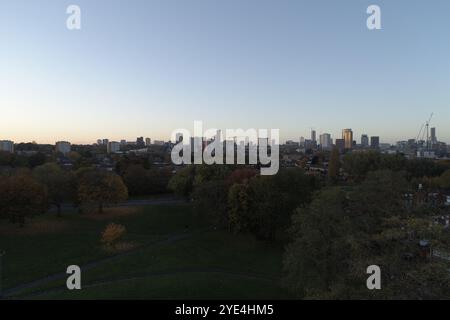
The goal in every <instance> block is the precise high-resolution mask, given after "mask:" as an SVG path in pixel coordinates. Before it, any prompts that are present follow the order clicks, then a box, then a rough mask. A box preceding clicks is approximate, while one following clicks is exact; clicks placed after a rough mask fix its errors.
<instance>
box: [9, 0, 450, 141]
mask: <svg viewBox="0 0 450 320" xmlns="http://www.w3.org/2000/svg"><path fill="white" fill-rule="evenodd" d="M70 4H77V5H79V6H80V7H81V11H82V16H81V19H82V29H81V30H79V31H69V30H67V29H66V19H67V17H68V15H67V14H66V12H65V10H66V8H67V6H68V5H70ZM370 4H377V5H379V6H380V7H381V14H382V28H383V29H382V30H378V31H369V30H368V29H367V27H366V19H367V16H368V15H367V14H366V9H367V7H368V5H370ZM449 14H450V1H448V0H431V1H416V0H395V1H392V0H390V1H383V0H371V1H366V0H342V1H335V0H328V1H323V0H308V1H302V0H292V1H287V0H279V1H278V0H277V1H275V0H272V1H267V0H222V1H217V0H177V1H173V0H161V1H152V0H145V1H144V0H142V1H138V0H129V1H122V0H114V1H113V0H108V1H106V0H88V1H84V0H71V1H65V0H53V1H50V0H48V1H46V0H35V1H22V0H0V39H1V40H0V41H1V47H0V93H1V94H0V109H1V113H0V139H13V140H15V141H16V142H19V141H31V140H36V141H38V142H41V143H44V142H48V143H53V142H54V141H56V140H61V139H62V140H69V141H72V142H74V143H91V142H94V141H95V140H96V139H98V138H110V139H113V140H118V139H122V138H124V139H129V140H131V139H135V138H136V136H148V137H151V138H153V139H168V138H169V135H170V133H171V132H172V130H173V129H175V128H180V127H185V128H188V129H191V130H192V129H193V121H194V120H203V121H204V122H205V125H206V126H207V127H218V128H222V129H225V128H239V127H243V128H250V127H252V128H279V129H280V130H281V132H280V133H281V138H282V140H284V139H295V140H298V138H299V137H300V136H309V130H310V129H309V128H310V127H314V128H315V129H316V130H317V132H318V134H319V133H322V132H329V133H331V134H332V135H333V137H334V138H336V137H337V136H339V135H340V132H341V129H342V128H347V127H349V128H352V129H353V130H354V133H355V136H356V137H357V140H358V141H359V137H360V135H361V133H367V134H369V135H379V136H381V140H382V142H395V141H396V140H400V139H407V138H414V137H415V136H416V135H417V132H418V131H419V128H420V125H421V124H422V123H423V122H424V121H425V120H426V119H427V118H428V117H429V115H430V113H431V112H434V113H435V118H434V120H433V121H432V124H433V125H434V126H436V127H437V128H438V129H437V134H438V138H440V140H443V141H446V142H450V19H449Z"/></svg>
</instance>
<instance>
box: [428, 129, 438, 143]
mask: <svg viewBox="0 0 450 320" xmlns="http://www.w3.org/2000/svg"><path fill="white" fill-rule="evenodd" d="M430 141H431V143H432V144H435V143H436V142H437V137H436V128H431V136H430Z"/></svg>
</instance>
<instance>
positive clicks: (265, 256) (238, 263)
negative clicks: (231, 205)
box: [0, 204, 289, 299]
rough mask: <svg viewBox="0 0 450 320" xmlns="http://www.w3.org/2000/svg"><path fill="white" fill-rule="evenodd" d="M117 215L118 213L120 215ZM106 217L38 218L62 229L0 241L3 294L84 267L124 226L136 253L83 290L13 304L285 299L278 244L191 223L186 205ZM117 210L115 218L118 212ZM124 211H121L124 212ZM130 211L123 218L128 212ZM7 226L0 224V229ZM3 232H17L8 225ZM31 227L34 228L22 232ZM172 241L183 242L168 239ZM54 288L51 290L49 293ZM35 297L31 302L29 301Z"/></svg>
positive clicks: (88, 278)
mask: <svg viewBox="0 0 450 320" xmlns="http://www.w3.org/2000/svg"><path fill="white" fill-rule="evenodd" d="M119 209H120V210H119ZM119 209H114V210H112V211H110V212H109V213H106V214H105V215H103V216H101V217H100V216H95V215H92V216H90V215H79V214H78V213H76V212H68V213H65V214H64V215H63V217H62V218H58V217H55V216H54V214H46V215H44V216H41V217H38V218H37V219H36V221H35V222H34V223H36V222H38V224H39V225H42V223H44V224H45V223H47V224H48V225H51V224H54V223H55V221H56V222H58V223H59V224H61V223H62V224H63V225H64V227H63V228H62V227H61V228H59V229H58V228H50V229H49V232H47V233H46V232H42V230H41V232H38V233H35V232H31V231H30V232H29V233H26V232H25V233H24V232H22V234H14V233H13V232H9V233H8V235H6V236H1V238H0V249H4V250H6V252H7V254H6V256H5V258H4V263H3V267H4V268H3V288H11V287H14V286H17V285H19V284H23V283H27V282H30V281H32V280H36V279H39V278H43V277H45V276H47V275H51V274H55V273H60V272H64V271H65V270H66V268H67V266H68V265H71V264H76V265H80V266H82V265H84V264H86V263H88V262H92V261H96V260H99V259H100V260H101V259H103V258H106V257H108V256H111V255H112V254H113V253H110V252H109V253H108V252H107V251H105V250H103V249H102V246H101V244H100V233H101V231H102V230H103V229H104V227H105V226H106V225H107V224H108V223H110V222H115V223H120V224H123V225H124V226H125V227H126V229H127V235H126V239H125V240H126V241H130V242H133V243H136V244H137V249H136V250H135V251H132V252H130V253H128V254H126V255H118V256H116V257H115V258H114V259H111V260H105V261H102V262H101V263H99V264H98V265H95V267H92V268H90V269H88V270H83V272H82V286H83V289H82V290H80V291H77V292H74V291H71V292H69V291H68V290H67V289H65V278H64V277H63V278H61V279H58V280H52V281H48V282H46V283H43V284H40V285H36V286H34V287H32V288H25V289H23V290H21V291H20V292H17V293H15V297H17V298H21V297H22V298H23V297H25V298H27V297H37V298H49V299H50V298H52V299H53V298H61V299H63V298H83V299H85V298H86V299H90V298H127V299H128V298H138V299H144V298H148V299H150V298H151V299H178V298H180V299H181V298H192V299H195V298H205V299H208V298H242V299H245V298H285V297H287V296H289V295H288V293H287V292H286V291H285V290H284V289H283V288H282V287H281V285H280V282H279V278H280V276H281V258H282V251H283V248H282V246H281V245H277V244H270V243H266V242H261V241H257V240H255V239H254V238H253V237H251V236H246V235H232V234H230V233H228V232H225V231H221V230H215V229H213V228H211V226H210V225H209V223H208V221H206V220H204V219H199V218H198V217H196V215H195V214H194V212H193V211H192V208H191V206H190V205H189V204H164V205H153V206H145V207H141V208H137V207H133V208H131V209H130V208H123V209H121V208H119ZM117 210H119V211H117ZM121 210H122V211H123V212H121ZM125 210H128V211H125ZM5 223H6V222H1V224H2V225H0V230H1V227H3V228H4V227H5V226H4V224H5ZM8 228H17V227H16V226H8ZM25 228H33V224H31V225H29V226H27V227H25ZM173 235H184V236H183V237H182V238H176V237H175V238H173V241H163V240H164V239H169V240H170V239H171V238H172V236H173ZM54 289H56V291H52V290H54ZM36 293H40V294H39V295H36V296H34V294H36Z"/></svg>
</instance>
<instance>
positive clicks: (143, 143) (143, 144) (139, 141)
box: [136, 137, 145, 148]
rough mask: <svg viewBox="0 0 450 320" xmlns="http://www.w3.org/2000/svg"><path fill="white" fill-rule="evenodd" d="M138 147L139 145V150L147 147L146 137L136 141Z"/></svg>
mask: <svg viewBox="0 0 450 320" xmlns="http://www.w3.org/2000/svg"><path fill="white" fill-rule="evenodd" d="M136 145H137V147H138V148H143V147H145V142H144V137H138V138H137V139H136Z"/></svg>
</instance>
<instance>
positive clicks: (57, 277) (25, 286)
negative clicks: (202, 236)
mask: <svg viewBox="0 0 450 320" xmlns="http://www.w3.org/2000/svg"><path fill="white" fill-rule="evenodd" d="M209 230H212V228H205V229H201V230H197V231H194V232H191V233H181V234H175V235H171V236H169V237H167V238H166V239H163V240H159V241H156V242H152V243H150V244H148V245H144V246H142V247H138V248H136V249H134V250H130V251H127V252H123V253H120V254H116V255H114V256H110V257H106V258H102V259H98V260H94V261H92V262H89V263H87V264H84V265H82V266H80V268H81V269H82V270H83V271H86V270H89V269H92V268H94V267H96V266H98V265H100V264H101V263H104V262H109V261H112V260H115V259H117V258H120V257H124V256H128V255H131V254H134V253H137V252H139V251H142V250H144V249H147V248H149V247H152V246H157V245H164V244H170V243H173V242H176V241H180V240H183V239H186V238H189V237H191V236H193V235H195V234H199V233H203V232H207V231H209ZM66 277H67V273H65V272H59V273H55V274H52V275H48V276H46V277H44V278H41V279H38V280H34V281H31V282H28V283H24V284H21V285H18V286H15V287H13V288H9V289H4V290H3V298H8V297H10V296H13V295H15V294H17V293H20V292H21V291H23V290H25V289H30V288H33V287H37V286H40V285H44V284H46V283H49V282H52V281H55V280H60V279H64V278H66Z"/></svg>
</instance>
